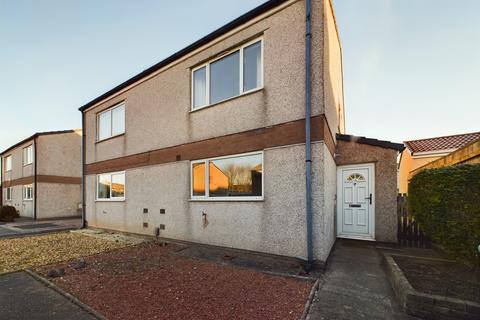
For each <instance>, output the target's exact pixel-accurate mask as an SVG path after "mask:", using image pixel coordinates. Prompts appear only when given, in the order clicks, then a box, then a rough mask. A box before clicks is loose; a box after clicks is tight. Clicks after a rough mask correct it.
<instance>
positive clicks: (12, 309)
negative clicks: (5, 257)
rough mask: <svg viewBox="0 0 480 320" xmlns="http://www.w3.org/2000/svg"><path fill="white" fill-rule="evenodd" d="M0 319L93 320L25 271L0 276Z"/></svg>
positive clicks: (88, 314)
mask: <svg viewBox="0 0 480 320" xmlns="http://www.w3.org/2000/svg"><path fill="white" fill-rule="evenodd" d="M0 318H1V319H9V320H25V319H29V320H64V319H78V320H93V319H97V318H96V317H94V316H93V315H92V314H90V313H88V312H86V311H85V310H83V309H82V308H80V307H79V306H77V305H76V304H74V303H72V302H70V301H69V300H68V299H66V298H65V297H64V296H62V295H60V294H59V293H57V292H56V291H54V290H52V289H50V288H47V287H45V286H44V285H43V284H41V283H40V282H38V281H37V280H35V279H33V278H32V277H31V276H30V275H28V274H27V273H25V272H16V273H10V274H4V275H1V276H0Z"/></svg>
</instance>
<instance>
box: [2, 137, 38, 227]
mask: <svg viewBox="0 0 480 320" xmlns="http://www.w3.org/2000/svg"><path fill="white" fill-rule="evenodd" d="M32 144H33V140H30V141H27V142H25V143H23V144H21V145H19V146H17V147H16V148H15V149H13V150H11V151H9V152H8V153H5V154H4V155H2V161H4V159H5V158H6V157H7V156H9V155H11V156H12V170H11V171H10V172H5V162H4V163H3V166H2V170H3V171H4V175H3V178H2V179H3V181H13V180H18V179H25V178H28V177H32V176H33V172H34V168H33V163H32V164H29V165H26V166H24V165H23V148H25V147H28V146H30V145H32ZM27 180H28V179H27ZM30 183H33V179H31V181H26V182H25V183H24V184H30ZM5 190H6V187H5V185H4V188H3V189H2V191H3V203H4V204H5V205H9V206H14V207H15V208H16V209H17V210H18V211H19V213H20V215H21V216H23V217H29V218H33V200H24V199H23V183H22V184H19V185H14V186H12V200H11V201H8V200H7V199H6V191H5Z"/></svg>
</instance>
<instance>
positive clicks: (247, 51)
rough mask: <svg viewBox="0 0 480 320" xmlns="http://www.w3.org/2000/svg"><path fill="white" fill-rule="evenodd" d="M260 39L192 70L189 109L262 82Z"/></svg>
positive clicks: (242, 92)
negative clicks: (190, 103)
mask: <svg viewBox="0 0 480 320" xmlns="http://www.w3.org/2000/svg"><path fill="white" fill-rule="evenodd" d="M262 60H263V40H255V41H253V42H250V43H248V44H246V45H243V46H242V47H240V48H238V49H236V50H234V51H233V52H230V53H228V54H227V55H225V56H223V57H221V58H218V59H215V60H212V61H210V62H208V63H206V64H204V65H201V66H199V67H197V68H195V69H193V70H192V110H196V109H200V108H203V107H206V106H208V105H211V104H215V103H218V102H221V101H224V100H227V99H230V98H233V97H236V96H239V95H242V94H244V93H248V92H250V91H253V90H256V89H259V88H261V87H262V86H263V61H262Z"/></svg>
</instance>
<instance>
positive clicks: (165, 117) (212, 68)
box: [80, 0, 398, 262]
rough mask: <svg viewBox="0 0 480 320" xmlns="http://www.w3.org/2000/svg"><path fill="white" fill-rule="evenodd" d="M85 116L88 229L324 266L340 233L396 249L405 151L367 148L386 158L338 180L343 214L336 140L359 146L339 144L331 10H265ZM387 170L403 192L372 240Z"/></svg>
mask: <svg viewBox="0 0 480 320" xmlns="http://www.w3.org/2000/svg"><path fill="white" fill-rule="evenodd" d="M310 18H311V19H310ZM80 111H81V112H82V118H83V134H84V137H83V139H84V150H83V152H84V190H83V192H84V194H83V197H84V204H85V208H84V214H85V220H86V223H87V224H88V226H89V227H94V228H103V229H113V230H119V231H123V232H130V233H138V234H145V235H157V236H159V237H161V238H165V239H175V240H183V241H190V242H197V243H203V244H210V245H218V246H226V247H234V248H239V249H245V250H253V251H258V252H263V253H270V254H276V255H282V256H290V257H298V258H301V259H305V260H309V261H310V262H312V261H313V260H317V261H325V260H326V259H327V257H328V255H329V253H330V250H331V248H332V245H333V243H334V241H335V239H336V236H337V235H341V236H342V235H343V236H347V237H349V236H350V237H357V238H362V239H369V240H381V241H395V237H396V235H395V230H396V229H395V228H396V227H395V223H396V219H395V216H394V215H395V212H393V218H392V217H391V216H389V215H391V214H392V213H391V212H390V209H393V210H395V208H394V207H393V206H394V205H396V203H395V196H396V184H395V181H396V178H395V177H396V166H395V159H396V155H397V151H398V150H397V149H398V145H395V144H391V143H390V144H389V143H387V142H381V141H380V142H379V141H378V140H375V141H374V143H371V142H372V141H373V140H371V139H364V141H365V143H366V144H365V145H370V146H369V147H371V148H380V149H382V150H386V151H385V152H384V153H382V155H381V156H379V159H376V160H374V161H372V162H371V163H369V164H366V165H364V162H365V161H367V162H368V160H369V156H368V155H367V156H366V157H363V158H362V157H360V158H358V157H357V158H356V159H359V161H360V162H359V163H356V164H355V165H354V166H350V167H348V168H347V169H346V170H345V171H341V172H344V174H346V176H345V179H344V180H345V183H346V185H345V186H346V187H345V188H347V189H348V190H347V189H345V190H347V192H348V194H347V195H346V196H345V197H344V198H345V203H346V204H347V207H345V208H346V209H345V210H343V209H338V206H337V209H338V210H341V211H342V213H341V216H342V218H340V219H336V213H335V212H336V211H335V210H336V201H337V200H336V194H337V179H338V177H337V164H336V160H335V158H336V152H337V151H338V146H339V141H340V140H342V141H343V143H344V146H345V147H344V149H342V150H343V151H345V154H347V153H348V152H349V150H351V148H350V147H349V146H350V144H355V145H357V144H358V143H357V142H356V141H353V140H352V137H351V136H345V135H342V134H343V133H344V131H345V120H344V106H343V85H342V60H341V46H340V41H339V37H338V32H337V28H336V24H335V17H334V13H333V8H332V3H331V1H329V0H313V1H311V2H310V1H308V0H287V1H285V0H283V1H281V0H272V1H268V2H266V3H265V4H263V5H261V6H259V7H257V8H255V9H253V10H252V11H250V12H248V13H246V14H244V15H243V16H241V17H239V18H237V19H236V20H234V21H232V22H231V23H229V24H227V25H225V26H223V27H222V28H220V29H218V30H216V31H214V32H212V33H211V34H209V35H207V36H206V37H204V38H202V39H200V40H199V41H197V42H195V43H193V44H192V45H190V46H188V47H187V48H185V49H183V50H181V51H179V52H177V53H175V54H174V55H172V56H170V57H169V58H167V59H165V60H163V61H161V62H159V63H158V64H156V65H154V66H152V67H151V68H149V69H147V70H145V71H143V72H142V73H140V74H138V75H137V76H135V77H133V78H132V79H129V80H127V81H126V82H124V83H122V84H120V85H119V86H117V87H115V88H114V89H112V90H110V91H109V92H107V93H105V94H103V95H102V96H100V97H98V98H96V99H94V100H93V101H91V102H90V103H88V104H86V105H84V106H83V107H81V108H80ZM360 143H361V141H360ZM358 152H360V153H361V152H362V151H361V148H360V151H358ZM358 152H357V153H358ZM373 153H375V151H373ZM310 155H311V156H310ZM382 161H383V162H387V163H388V164H389V166H387V167H388V168H387V169H385V172H383V174H384V176H386V177H389V175H391V177H392V179H393V181H394V183H393V185H392V186H391V187H392V188H390V189H388V188H387V189H386V190H385V192H386V194H387V196H385V197H386V198H385V197H384V199H383V200H382V199H380V201H379V204H380V205H385V206H386V207H387V208H386V209H385V208H384V207H381V208H380V209H381V210H383V209H385V210H384V211H385V213H383V212H377V215H378V214H383V215H385V216H388V217H382V216H380V221H381V222H382V225H386V227H385V228H382V227H378V226H377V228H376V232H375V231H374V229H375V227H374V225H375V221H373V220H375V219H376V217H375V215H374V211H375V206H376V204H375V199H374V198H372V194H374V192H375V188H376V187H375V185H374V178H375V177H374V176H375V168H376V167H377V164H378V163H381V164H382V163H383V162H382ZM390 162H392V163H390ZM342 163H343V164H349V162H348V159H343V161H342ZM350 164H351V163H350ZM310 166H311V168H310ZM382 168H383V167H382ZM382 170H383V169H382ZM390 171H391V172H390ZM341 179H343V178H341ZM353 184H355V187H353ZM306 186H308V188H307V187H306ZM350 186H351V188H350ZM341 188H343V184H342V187H341ZM309 189H310V190H311V191H309ZM348 197H353V198H348ZM349 199H350V200H349ZM392 199H393V200H392ZM357 200H358V201H357ZM342 201H343V200H342ZM348 201H350V202H348ZM352 201H354V202H355V203H354V204H355V206H354V207H351V208H349V207H348V203H352ZM382 201H383V202H382ZM392 201H393V202H392ZM357 202H358V203H357ZM387 211H388V213H387ZM343 216H345V217H346V218H345V219H344V218H343ZM392 219H393V222H392V221H390V220H392ZM385 221H387V222H385ZM337 223H340V225H337ZM392 230H393V233H392Z"/></svg>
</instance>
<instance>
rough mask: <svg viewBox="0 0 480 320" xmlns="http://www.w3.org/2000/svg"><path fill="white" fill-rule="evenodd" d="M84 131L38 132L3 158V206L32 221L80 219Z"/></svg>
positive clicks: (14, 147) (8, 149) (13, 147)
mask: <svg viewBox="0 0 480 320" xmlns="http://www.w3.org/2000/svg"><path fill="white" fill-rule="evenodd" d="M81 143H82V132H81V130H64V131H51V132H38V133H35V134H33V135H32V136H30V137H28V138H26V139H24V140H22V141H20V142H18V143H16V144H15V145H13V146H11V147H9V148H7V149H6V150H4V151H3V152H2V153H1V154H0V158H1V164H2V175H1V176H2V184H1V186H2V188H1V191H2V196H3V197H2V204H3V205H9V206H13V207H15V208H16V209H17V210H18V212H19V214H20V216H23V217H28V218H33V219H47V218H59V217H62V218H63V217H72V216H79V215H80V213H81V211H80V204H81V181H82V179H81V174H82V170H81V168H82V162H81V150H82V147H81Z"/></svg>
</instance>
